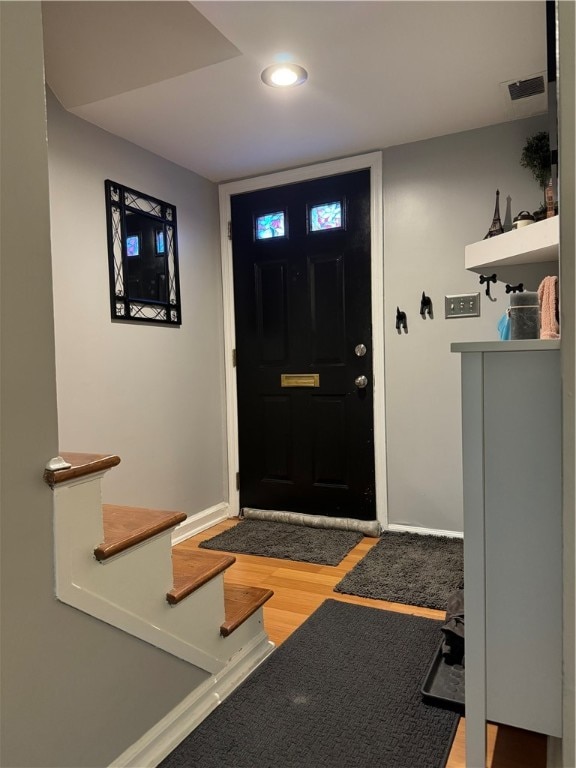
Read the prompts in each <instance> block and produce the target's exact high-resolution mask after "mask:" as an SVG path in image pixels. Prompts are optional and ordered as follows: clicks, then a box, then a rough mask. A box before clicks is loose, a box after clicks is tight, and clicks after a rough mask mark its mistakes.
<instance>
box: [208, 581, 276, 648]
mask: <svg viewBox="0 0 576 768" xmlns="http://www.w3.org/2000/svg"><path fill="white" fill-rule="evenodd" d="M273 594H274V592H272V590H271V589H264V588H262V587H247V586H244V585H243V584H224V615H225V619H224V623H223V624H222V625H221V627H220V634H221V635H223V636H224V637H228V635H230V634H232V632H234V630H235V629H237V628H238V627H239V626H240V624H242V622H244V621H246V619H247V618H249V617H250V616H252V614H253V613H255V612H256V611H257V610H258V608H261V607H262V606H263V605H264V603H265V602H266V601H267V600H270V598H271V597H272V596H273Z"/></svg>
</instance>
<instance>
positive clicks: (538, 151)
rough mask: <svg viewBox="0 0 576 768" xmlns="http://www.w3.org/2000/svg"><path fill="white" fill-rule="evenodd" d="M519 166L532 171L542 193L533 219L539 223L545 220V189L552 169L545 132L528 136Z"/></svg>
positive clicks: (548, 142) (548, 141) (547, 137)
mask: <svg viewBox="0 0 576 768" xmlns="http://www.w3.org/2000/svg"><path fill="white" fill-rule="evenodd" d="M520 165H521V166H522V167H523V168H528V169H529V170H531V171H532V175H533V176H534V178H535V179H536V181H537V182H538V186H539V187H540V189H541V190H542V192H543V193H544V202H543V203H542V204H541V205H540V208H539V209H538V210H537V211H534V219H535V220H536V221H539V220H540V219H545V218H546V187H547V186H548V184H549V183H550V179H551V176H552V168H551V162H550V139H549V136H548V133H547V132H546V131H539V132H538V133H535V134H534V136H530V137H529V138H528V139H527V141H526V144H525V146H524V149H523V150H522V156H521V157H520Z"/></svg>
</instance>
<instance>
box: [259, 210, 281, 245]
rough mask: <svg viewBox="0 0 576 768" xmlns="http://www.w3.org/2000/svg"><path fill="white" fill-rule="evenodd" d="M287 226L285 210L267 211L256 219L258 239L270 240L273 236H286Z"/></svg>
mask: <svg viewBox="0 0 576 768" xmlns="http://www.w3.org/2000/svg"><path fill="white" fill-rule="evenodd" d="M285 235H286V226H285V216H284V211H276V212H275V213H265V214H264V215H263V216H258V218H257V219H256V239H257V240H268V239H269V238H271V237H285Z"/></svg>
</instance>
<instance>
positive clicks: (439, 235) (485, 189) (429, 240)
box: [383, 117, 557, 531]
mask: <svg viewBox="0 0 576 768" xmlns="http://www.w3.org/2000/svg"><path fill="white" fill-rule="evenodd" d="M546 129H547V123H546V118H545V117H539V118H531V119H529V120H522V121H517V122H513V123H505V124H502V125H497V126H492V127H489V128H482V129H479V130H475V131H467V132H465V133H460V134H454V135H450V136H443V137H441V138H437V139H431V140H428V141H422V142H417V143H413V144H405V145H402V146H398V147H392V148H390V149H386V150H385V151H384V174H383V175H384V285H385V308H386V309H385V311H386V317H385V344H386V348H385V364H386V421H387V439H386V441H387V451H388V502H389V519H390V522H391V523H398V524H406V525H412V526H422V527H424V528H433V529H440V530H448V531H461V530H462V460H461V413H460V409H461V404H460V359H459V356H458V355H456V354H452V353H451V352H450V343H451V342H455V341H476V340H478V341H486V340H490V339H497V338H498V335H497V330H496V326H497V322H498V320H499V318H500V317H501V316H502V314H503V313H504V310H505V308H506V306H508V303H509V301H508V296H507V295H506V294H505V290H504V288H505V282H507V281H511V280H512V279H513V278H514V281H515V282H518V281H523V282H524V283H525V284H526V285H529V284H531V285H532V287H533V288H535V287H537V285H538V282H539V280H540V279H541V277H542V276H543V275H545V274H557V267H556V266H554V265H547V266H545V267H543V268H542V270H541V271H540V272H538V273H537V274H535V273H534V270H533V269H531V268H528V269H527V268H525V267H522V268H517V271H516V273H515V274H512V273H508V272H507V273H503V270H498V269H494V270H490V274H491V273H492V272H493V271H495V272H497V273H498V274H499V277H500V278H503V279H504V281H505V282H504V283H502V282H499V283H498V285H497V286H494V285H493V284H492V290H491V293H492V296H493V297H494V298H495V299H496V300H495V301H493V302H491V301H490V300H488V299H487V297H486V296H485V293H484V288H485V287H484V286H480V285H479V278H478V275H476V274H474V273H471V272H468V271H466V270H465V268H464V247H465V246H466V245H467V244H469V243H473V242H476V241H478V240H482V238H483V237H484V235H485V234H486V232H487V231H488V228H489V226H490V224H491V221H492V215H493V211H494V201H495V192H496V189H497V188H499V189H500V203H501V205H500V212H501V217H502V220H503V221H504V218H505V212H506V198H507V196H508V195H510V197H511V198H512V200H511V210H512V216H515V215H516V214H517V213H518V212H519V211H520V210H522V209H528V210H530V211H532V210H534V209H536V208H537V207H538V206H539V204H540V202H541V199H542V193H541V191H540V189H539V187H538V186H537V184H536V182H535V181H534V180H533V178H532V174H531V173H530V171H528V170H526V169H524V168H522V167H521V166H520V164H519V159H520V155H521V153H522V147H523V146H524V143H525V141H526V138H527V137H528V136H530V135H532V134H533V133H535V132H536V131H538V130H546ZM422 291H426V293H427V295H429V296H431V298H432V300H433V302H434V315H435V316H434V320H429V319H426V320H422V319H421V318H420V315H419V310H420V297H421V294H422ZM477 291H480V292H481V316H480V317H479V318H464V319H459V320H455V319H450V320H446V319H444V296H445V295H446V294H458V293H475V292H477ZM397 306H399V307H400V308H401V309H402V310H404V311H406V313H407V315H408V325H409V332H408V334H407V335H404V334H402V335H401V336H399V335H398V334H397V332H396V329H395V313H396V307H397Z"/></svg>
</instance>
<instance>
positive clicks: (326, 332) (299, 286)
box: [232, 170, 376, 520]
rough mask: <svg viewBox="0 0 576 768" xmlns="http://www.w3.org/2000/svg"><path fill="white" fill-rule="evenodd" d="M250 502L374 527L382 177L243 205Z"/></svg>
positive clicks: (241, 368) (254, 195)
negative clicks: (373, 260) (377, 201)
mask: <svg viewBox="0 0 576 768" xmlns="http://www.w3.org/2000/svg"><path fill="white" fill-rule="evenodd" d="M232 247H233V262H234V302H235V322H236V361H237V383H238V429H239V453H240V506H241V507H256V508H259V509H277V510H289V511H294V512H304V513H307V514H322V515H330V516H334V517H352V518H356V519H360V520H372V519H375V517H376V507H375V498H374V441H373V432H374V430H373V394H372V393H373V389H372V333H371V302H370V171H369V170H362V171H355V172H352V173H346V174H342V175H339V176H330V177H326V178H322V179H315V180H312V181H305V182H300V183H297V184H290V185H286V186H282V187H274V188H271V189H266V190H261V191H258V192H250V193H245V194H239V195H235V196H233V197H232Z"/></svg>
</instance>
